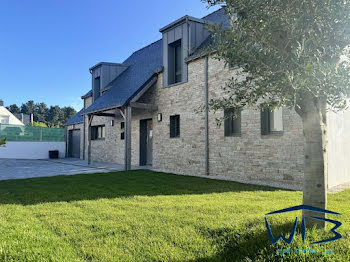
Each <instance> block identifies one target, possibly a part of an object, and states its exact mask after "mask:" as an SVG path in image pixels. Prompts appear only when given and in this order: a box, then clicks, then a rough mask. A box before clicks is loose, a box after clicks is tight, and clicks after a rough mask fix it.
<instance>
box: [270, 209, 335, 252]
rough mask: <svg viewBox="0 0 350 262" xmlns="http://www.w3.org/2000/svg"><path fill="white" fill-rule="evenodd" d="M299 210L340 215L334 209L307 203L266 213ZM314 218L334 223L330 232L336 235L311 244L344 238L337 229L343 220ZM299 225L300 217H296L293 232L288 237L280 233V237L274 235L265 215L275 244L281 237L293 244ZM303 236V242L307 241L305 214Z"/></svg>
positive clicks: (302, 228)
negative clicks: (330, 209)
mask: <svg viewBox="0 0 350 262" xmlns="http://www.w3.org/2000/svg"><path fill="white" fill-rule="evenodd" d="M299 210H307V211H313V212H316V213H323V214H333V215H340V214H339V213H336V212H333V211H329V210H325V209H321V208H317V207H312V206H307V205H300V206H294V207H290V208H285V209H281V210H277V211H274V212H271V213H267V214H265V215H266V216H268V215H275V214H282V213H287V212H292V211H299ZM311 218H312V219H316V220H322V221H325V222H329V223H332V224H333V225H334V227H333V228H332V229H331V230H330V232H332V233H333V234H334V237H331V238H328V239H324V240H321V241H318V242H313V243H311V245H315V244H321V243H326V242H331V241H335V240H339V239H341V238H342V236H341V234H339V233H338V232H336V230H337V229H338V228H339V227H340V226H341V225H342V223H341V222H339V221H336V220H332V219H327V218H322V217H313V216H312V217H311ZM297 225H298V217H296V218H295V222H294V225H293V228H292V232H291V233H290V235H289V237H288V238H285V237H284V236H283V235H282V234H280V235H279V236H278V237H274V236H273V234H272V231H271V228H270V224H269V222H268V221H267V218H266V217H265V226H266V229H267V234H268V235H269V238H270V241H271V243H272V244H273V245H275V244H276V243H278V241H280V239H281V238H282V239H283V240H284V241H285V242H286V243H287V244H291V243H292V241H293V239H294V236H295V232H296V229H297ZM301 236H302V239H303V243H304V242H305V236H306V223H305V218H304V216H303V218H302V222H301Z"/></svg>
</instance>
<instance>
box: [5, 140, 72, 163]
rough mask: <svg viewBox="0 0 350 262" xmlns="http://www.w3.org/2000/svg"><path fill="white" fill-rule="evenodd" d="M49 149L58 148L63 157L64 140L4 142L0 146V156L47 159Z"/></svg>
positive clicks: (64, 149)
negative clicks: (4, 143) (3, 144)
mask: <svg viewBox="0 0 350 262" xmlns="http://www.w3.org/2000/svg"><path fill="white" fill-rule="evenodd" d="M50 150H58V151H59V154H60V155H59V157H60V158H64V157H65V153H66V142H12V141H8V142H6V145H5V146H0V158H12V159H48V158H49V151H50Z"/></svg>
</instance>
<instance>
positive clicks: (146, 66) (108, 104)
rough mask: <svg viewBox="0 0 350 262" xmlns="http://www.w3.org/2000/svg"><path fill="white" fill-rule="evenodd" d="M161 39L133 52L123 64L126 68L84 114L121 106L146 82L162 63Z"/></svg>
mask: <svg viewBox="0 0 350 262" xmlns="http://www.w3.org/2000/svg"><path fill="white" fill-rule="evenodd" d="M162 49H163V48H162V40H158V41H157V42H154V43H152V44H150V45H148V46H146V47H144V48H142V49H140V50H138V51H136V52H135V53H133V54H132V55H131V56H130V57H129V58H128V59H126V60H125V61H124V62H123V64H124V65H127V66H128V68H127V69H126V70H125V71H124V72H123V73H122V74H121V75H119V76H118V77H117V78H116V79H115V80H113V81H112V82H111V83H110V84H108V86H112V87H111V89H109V90H108V91H106V92H105V93H104V94H103V95H102V96H100V97H99V98H97V99H96V100H95V102H94V103H93V104H92V105H91V106H89V107H88V108H87V109H86V110H85V112H84V114H88V113H93V112H98V111H103V110H108V109H110V108H114V107H119V106H123V105H124V104H125V103H127V102H128V101H129V100H130V99H131V98H132V97H133V96H134V95H135V94H136V93H137V92H138V91H139V90H141V89H142V87H143V86H144V85H145V84H146V83H147V82H148V80H149V79H150V78H152V76H153V75H155V74H156V71H157V70H158V69H160V68H161V67H162V65H163V57H162Z"/></svg>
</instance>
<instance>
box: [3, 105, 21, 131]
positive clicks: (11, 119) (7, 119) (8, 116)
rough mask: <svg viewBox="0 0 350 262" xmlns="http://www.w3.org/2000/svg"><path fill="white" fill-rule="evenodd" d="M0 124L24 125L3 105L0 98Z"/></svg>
mask: <svg viewBox="0 0 350 262" xmlns="http://www.w3.org/2000/svg"><path fill="white" fill-rule="evenodd" d="M0 124H7V125H18V126H24V124H23V123H22V122H21V121H20V120H18V119H17V117H15V116H14V115H13V114H12V113H11V112H10V111H8V110H7V109H6V107H4V101H3V100H0Z"/></svg>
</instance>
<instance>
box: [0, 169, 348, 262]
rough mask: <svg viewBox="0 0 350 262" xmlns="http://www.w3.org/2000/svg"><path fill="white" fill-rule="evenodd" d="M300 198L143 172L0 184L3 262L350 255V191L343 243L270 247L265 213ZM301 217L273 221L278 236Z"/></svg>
mask: <svg viewBox="0 0 350 262" xmlns="http://www.w3.org/2000/svg"><path fill="white" fill-rule="evenodd" d="M301 201H302V193H301V192H293V191H286V190H278V189H273V188H268V187H259V186H251V185H244V184H239V183H234V182H227V181H218V180H211V179H205V178H198V177H187V176H179V175H171V174H165V173H156V172H152V171H143V170H139V171H129V172H119V173H109V174H87V175H75V176H57V177H48V178H35V179H23V180H8V181H1V182H0V261H36V262H37V261H272V260H281V261H282V260H284V261H290V260H295V261H350V240H349V239H350V234H349V229H350V227H349V225H350V223H349V222H350V190H347V191H344V192H341V193H338V194H334V195H329V205H328V209H330V210H332V211H336V212H339V213H341V214H342V216H335V217H334V216H332V217H331V218H333V219H337V220H340V221H341V222H342V223H343V226H342V227H341V228H340V229H339V230H338V231H339V232H340V233H341V234H342V235H343V239H341V240H339V241H335V242H332V243H328V244H322V245H317V246H312V248H315V249H317V251H318V252H317V253H316V254H295V253H293V252H290V253H286V254H277V252H276V251H277V249H280V248H288V247H289V248H290V249H291V250H292V249H294V248H310V247H311V246H310V245H309V244H308V243H309V242H310V241H311V242H312V241H314V240H320V239H322V238H325V237H327V236H331V235H332V234H327V233H324V232H323V231H317V230H313V231H311V232H307V239H306V243H305V245H303V244H302V241H301V237H300V234H299V233H298V232H297V235H296V237H295V239H294V241H293V242H292V244H291V245H290V246H289V245H287V244H286V243H281V242H280V243H278V244H277V245H275V246H273V245H271V244H270V242H269V239H268V235H267V233H266V228H265V223H264V214H265V213H268V212H271V211H275V210H278V209H282V208H286V207H290V206H294V205H299V204H301ZM295 216H296V213H288V214H284V215H278V216H273V217H271V218H270V217H269V221H270V223H271V228H272V230H273V232H274V234H275V235H276V234H277V233H279V232H289V231H290V229H291V227H292V224H293V222H294V219H295ZM298 228H300V225H299V226H298ZM325 248H327V249H331V248H332V249H333V250H332V251H333V253H330V254H327V253H325V252H324V251H323V250H324V249H325Z"/></svg>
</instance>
